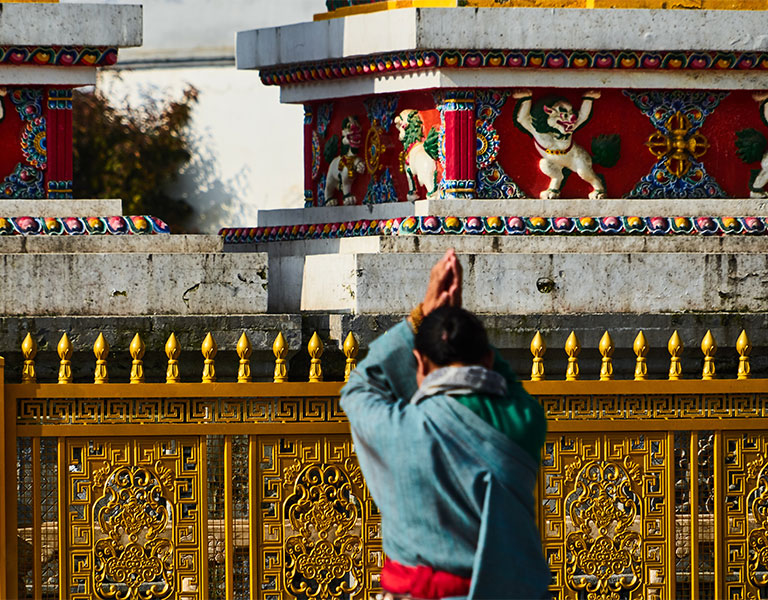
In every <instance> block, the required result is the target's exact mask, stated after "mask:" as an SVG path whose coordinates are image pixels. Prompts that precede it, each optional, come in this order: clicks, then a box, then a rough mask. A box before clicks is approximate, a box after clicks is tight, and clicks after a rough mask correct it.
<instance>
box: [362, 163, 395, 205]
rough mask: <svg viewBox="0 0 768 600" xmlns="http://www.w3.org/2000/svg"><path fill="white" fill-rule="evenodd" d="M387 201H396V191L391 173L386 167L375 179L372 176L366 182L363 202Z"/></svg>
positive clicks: (378, 202)
mask: <svg viewBox="0 0 768 600" xmlns="http://www.w3.org/2000/svg"><path fill="white" fill-rule="evenodd" d="M387 202H397V191H395V184H394V183H393V181H392V173H390V171H389V167H387V168H386V169H385V170H384V172H383V173H382V174H381V177H379V178H378V179H376V177H375V176H372V177H371V179H370V181H369V182H368V190H367V191H366V192H365V197H364V198H363V204H385V203H387Z"/></svg>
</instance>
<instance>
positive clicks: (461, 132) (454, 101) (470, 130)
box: [440, 90, 477, 198]
mask: <svg viewBox="0 0 768 600" xmlns="http://www.w3.org/2000/svg"><path fill="white" fill-rule="evenodd" d="M440 113H441V115H442V119H443V132H444V136H445V138H444V139H445V165H444V166H445V172H444V175H443V181H442V183H441V187H440V193H441V196H442V197H444V198H474V197H475V187H476V186H475V179H476V174H477V132H476V130H475V93H474V91H472V90H455V91H448V92H445V95H444V96H443V101H442V104H441V106H440Z"/></svg>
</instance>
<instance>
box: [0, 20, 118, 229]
mask: <svg viewBox="0 0 768 600" xmlns="http://www.w3.org/2000/svg"><path fill="white" fill-rule="evenodd" d="M0 14H1V13H0ZM122 214H123V201H122V200H120V199H119V198H115V199H109V200H88V199H84V200H10V199H9V200H5V199H3V200H0V216H3V217H103V216H111V215H122Z"/></svg>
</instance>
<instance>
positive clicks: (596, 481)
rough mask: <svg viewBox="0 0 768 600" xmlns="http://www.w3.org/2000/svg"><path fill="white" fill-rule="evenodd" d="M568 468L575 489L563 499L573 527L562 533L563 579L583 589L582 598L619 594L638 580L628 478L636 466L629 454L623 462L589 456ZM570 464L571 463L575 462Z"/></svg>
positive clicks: (633, 500)
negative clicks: (582, 461)
mask: <svg viewBox="0 0 768 600" xmlns="http://www.w3.org/2000/svg"><path fill="white" fill-rule="evenodd" d="M579 466H581V461H580V460H577V461H576V462H575V463H574V464H573V465H571V466H570V467H569V468H568V469H567V475H566V477H568V478H570V479H572V480H573V481H574V490H573V492H571V494H570V495H569V497H568V499H567V500H566V505H567V506H569V509H568V513H569V516H570V518H571V522H572V524H573V527H574V530H575V531H573V532H572V533H570V534H569V535H568V536H567V537H566V555H567V565H566V573H567V584H568V586H569V587H570V588H571V589H573V590H575V591H577V592H586V596H585V597H586V598H587V600H618V599H619V598H620V597H623V594H622V592H627V591H632V590H635V589H637V588H638V587H639V586H640V584H641V573H642V556H641V545H642V538H641V537H640V534H639V533H638V532H637V531H635V530H634V525H635V520H636V518H637V516H638V502H637V496H636V495H635V493H634V492H633V491H632V482H635V483H637V484H639V483H640V482H641V474H640V468H639V467H638V466H637V465H636V464H634V463H633V462H632V461H631V460H629V457H625V460H624V464H623V465H619V464H617V463H615V462H613V461H603V460H594V461H590V462H587V463H586V464H585V465H584V466H583V467H581V469H580V470H578V472H576V469H578V467H579ZM574 467H575V468H574Z"/></svg>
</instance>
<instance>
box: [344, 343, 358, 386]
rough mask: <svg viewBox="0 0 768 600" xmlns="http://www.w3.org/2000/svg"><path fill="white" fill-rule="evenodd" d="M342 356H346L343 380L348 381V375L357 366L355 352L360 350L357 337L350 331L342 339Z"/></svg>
mask: <svg viewBox="0 0 768 600" xmlns="http://www.w3.org/2000/svg"><path fill="white" fill-rule="evenodd" d="M342 349H343V350H344V356H346V357H347V364H346V366H345V367H344V381H349V375H350V373H352V371H354V370H355V368H356V367H357V353H358V351H359V350H360V345H359V344H358V343H357V338H355V336H354V335H353V333H352V332H351V331H350V332H349V333H348V334H347V337H346V339H345V340H344V346H343V348H342Z"/></svg>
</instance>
